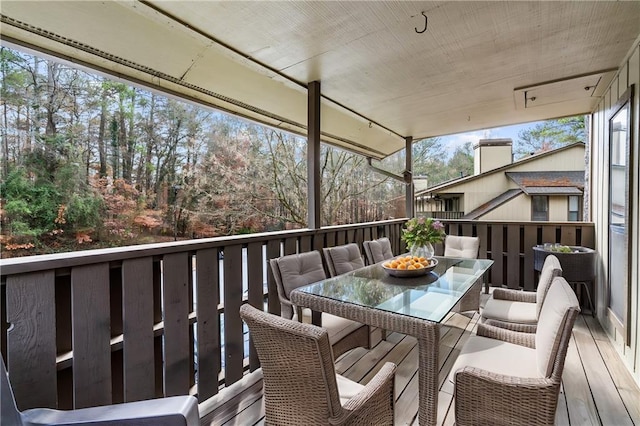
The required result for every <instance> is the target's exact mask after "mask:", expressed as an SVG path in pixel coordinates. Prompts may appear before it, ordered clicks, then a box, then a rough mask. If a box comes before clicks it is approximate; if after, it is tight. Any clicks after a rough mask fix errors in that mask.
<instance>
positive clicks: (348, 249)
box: [327, 243, 364, 275]
mask: <svg viewBox="0 0 640 426" xmlns="http://www.w3.org/2000/svg"><path fill="white" fill-rule="evenodd" d="M327 251H328V253H329V257H330V258H329V259H327V261H328V262H332V263H333V269H334V271H335V274H336V275H342V274H346V273H347V272H351V271H354V270H356V269H360V268H364V261H363V260H362V255H361V254H360V249H359V248H358V245H357V244H354V243H352V244H347V245H344V246H340V247H331V248H329V249H328V250H327Z"/></svg>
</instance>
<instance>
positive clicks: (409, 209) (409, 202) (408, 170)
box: [404, 136, 415, 217]
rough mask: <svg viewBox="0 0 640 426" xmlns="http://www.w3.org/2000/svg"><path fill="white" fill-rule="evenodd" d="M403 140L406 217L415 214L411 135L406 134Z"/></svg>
mask: <svg viewBox="0 0 640 426" xmlns="http://www.w3.org/2000/svg"><path fill="white" fill-rule="evenodd" d="M404 141H405V151H406V156H405V157H406V160H405V173H404V174H405V179H406V180H405V185H406V195H405V197H406V199H405V215H406V216H407V217H413V216H414V215H415V212H414V206H413V201H414V195H413V177H412V173H413V172H412V170H413V136H407V137H405V138H404Z"/></svg>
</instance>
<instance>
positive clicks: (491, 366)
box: [449, 336, 541, 383]
mask: <svg viewBox="0 0 640 426" xmlns="http://www.w3.org/2000/svg"><path fill="white" fill-rule="evenodd" d="M537 365H538V364H537V362H536V350H535V349H531V348H527V347H526V346H520V345H515V344H513V343H507V342H503V341H501V340H496V339H490V338H488V337H483V336H471V337H470V338H469V340H467V342H466V343H465V344H464V346H463V347H462V351H461V352H460V355H459V356H458V359H457V360H456V362H455V364H454V365H453V368H451V373H449V381H450V382H451V383H455V374H456V371H458V370H460V369H462V368H464V367H476V368H481V369H483V370H487V371H491V372H493V373H497V374H505V375H508V376H515V377H529V378H540V377H541V375H540V373H539V372H538V368H537Z"/></svg>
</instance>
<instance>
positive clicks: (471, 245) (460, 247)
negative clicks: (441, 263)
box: [444, 235, 480, 259]
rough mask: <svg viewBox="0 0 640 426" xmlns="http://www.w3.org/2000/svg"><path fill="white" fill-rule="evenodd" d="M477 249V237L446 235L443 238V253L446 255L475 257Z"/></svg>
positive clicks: (478, 245)
mask: <svg viewBox="0 0 640 426" xmlns="http://www.w3.org/2000/svg"><path fill="white" fill-rule="evenodd" d="M479 249H480V239H479V238H478V237H459V236H456V235H447V236H446V238H445V239H444V255H445V256H448V257H462V258H466V259H477V258H478V250H479Z"/></svg>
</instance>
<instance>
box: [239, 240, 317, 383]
mask: <svg viewBox="0 0 640 426" xmlns="http://www.w3.org/2000/svg"><path fill="white" fill-rule="evenodd" d="M307 240H309V238H307ZM309 242H310V241H309ZM262 265H263V263H262V244H261V243H258V242H256V243H250V244H249V245H248V246H247V280H248V282H249V304H251V306H255V307H256V308H258V309H260V310H262V309H264V308H263V306H264V286H263V282H264V277H263V276H262ZM249 345H250V346H249V368H250V369H251V371H254V370H256V369H257V368H258V367H259V366H260V361H259V360H258V353H257V352H256V350H255V347H254V346H253V342H250V343H249Z"/></svg>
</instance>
